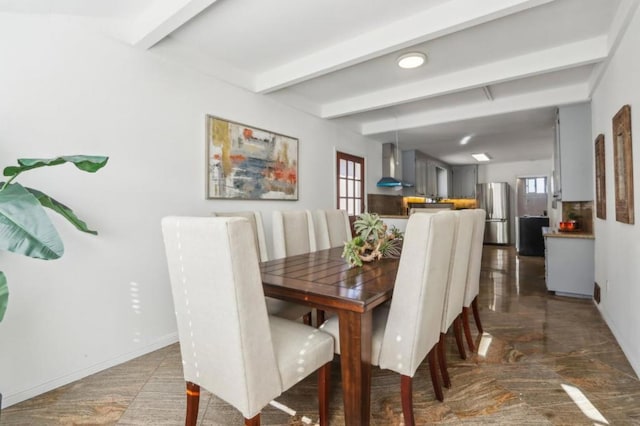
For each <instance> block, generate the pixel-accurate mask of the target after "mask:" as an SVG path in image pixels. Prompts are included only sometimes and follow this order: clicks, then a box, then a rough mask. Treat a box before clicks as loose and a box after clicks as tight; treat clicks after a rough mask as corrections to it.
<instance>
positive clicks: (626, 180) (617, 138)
mask: <svg viewBox="0 0 640 426" xmlns="http://www.w3.org/2000/svg"><path fill="white" fill-rule="evenodd" d="M613 165H614V170H615V192H616V220H617V221H618V222H623V223H630V224H632V223H634V211H633V153H632V149H631V107H630V106H629V105H625V106H623V107H622V108H620V111H618V113H617V114H616V115H615V116H614V117H613Z"/></svg>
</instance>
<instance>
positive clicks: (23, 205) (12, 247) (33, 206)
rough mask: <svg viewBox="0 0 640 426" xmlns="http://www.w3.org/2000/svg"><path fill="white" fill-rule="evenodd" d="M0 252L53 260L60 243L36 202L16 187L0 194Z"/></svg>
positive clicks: (61, 252) (58, 255)
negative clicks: (6, 251)
mask: <svg viewBox="0 0 640 426" xmlns="http://www.w3.org/2000/svg"><path fill="white" fill-rule="evenodd" d="M0 250H8V251H11V252H14V253H18V254H23V255H25V256H29V257H35V258H39V259H57V258H59V257H60V256H62V254H63V253H64V246H63V244H62V240H61V239H60V236H59V235H58V231H56V228H55V227H54V226H53V224H52V223H51V219H49V216H47V213H46V212H45V211H44V208H43V207H42V205H40V202H39V201H38V199H37V198H36V197H35V196H34V195H33V194H32V193H30V192H29V191H27V190H26V189H25V188H24V187H23V186H22V185H20V184H19V183H14V184H11V185H8V186H7V187H5V188H4V189H2V190H1V191H0Z"/></svg>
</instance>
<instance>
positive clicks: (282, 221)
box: [272, 210, 316, 259]
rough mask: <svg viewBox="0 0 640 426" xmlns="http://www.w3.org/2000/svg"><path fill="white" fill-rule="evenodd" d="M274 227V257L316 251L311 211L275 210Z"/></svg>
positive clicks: (278, 257)
mask: <svg viewBox="0 0 640 426" xmlns="http://www.w3.org/2000/svg"><path fill="white" fill-rule="evenodd" d="M272 228H273V258H274V259H280V258H283V257H287V256H295V255H297V254H303V253H310V252H312V251H316V236H315V230H314V228H313V216H312V214H311V211H309V210H275V211H274V212H273V223H272Z"/></svg>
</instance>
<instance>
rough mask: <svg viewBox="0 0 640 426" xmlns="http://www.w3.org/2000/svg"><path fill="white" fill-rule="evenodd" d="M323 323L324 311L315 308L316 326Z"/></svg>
mask: <svg viewBox="0 0 640 426" xmlns="http://www.w3.org/2000/svg"><path fill="white" fill-rule="evenodd" d="M323 323H324V311H323V310H322V309H316V327H320V326H321V325H322V324H323Z"/></svg>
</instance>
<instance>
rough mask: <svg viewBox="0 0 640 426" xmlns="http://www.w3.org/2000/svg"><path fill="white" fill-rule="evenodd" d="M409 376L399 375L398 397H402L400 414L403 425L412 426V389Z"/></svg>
mask: <svg viewBox="0 0 640 426" xmlns="http://www.w3.org/2000/svg"><path fill="white" fill-rule="evenodd" d="M411 382H412V380H411V377H410V376H405V375H400V397H401V399H402V415H403V416H404V424H405V426H414V425H415V424H416V422H415V420H414V419H413V390H412V388H411Z"/></svg>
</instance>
